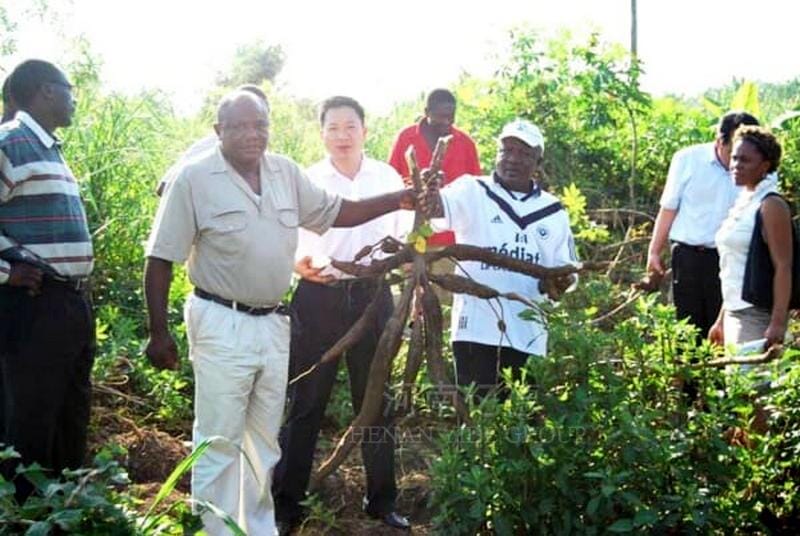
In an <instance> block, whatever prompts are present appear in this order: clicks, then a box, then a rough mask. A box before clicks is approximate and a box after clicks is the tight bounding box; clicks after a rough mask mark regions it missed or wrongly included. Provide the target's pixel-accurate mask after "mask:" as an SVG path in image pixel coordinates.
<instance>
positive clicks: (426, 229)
mask: <svg viewBox="0 0 800 536" xmlns="http://www.w3.org/2000/svg"><path fill="white" fill-rule="evenodd" d="M417 233H418V234H419V235H420V236H422V237H424V238H430V237H431V235H433V228H432V227H431V224H430V223H427V222H425V223H423V224H422V225H420V226H419V227H417Z"/></svg>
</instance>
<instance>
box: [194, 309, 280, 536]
mask: <svg viewBox="0 0 800 536" xmlns="http://www.w3.org/2000/svg"><path fill="white" fill-rule="evenodd" d="M185 317H186V326H187V332H188V338H189V356H190V359H191V360H192V364H193V368H194V379H195V420H194V428H193V433H192V440H193V442H194V445H195V447H196V446H197V445H199V444H200V443H201V442H202V441H204V440H206V439H208V438H212V437H217V436H222V437H223V438H225V439H224V440H215V441H214V442H213V443H212V444H211V446H210V447H209V448H208V450H206V452H205V454H204V455H203V456H202V457H200V459H199V460H198V461H197V463H196V464H195V466H194V468H193V469H192V499H194V500H195V501H208V502H211V503H213V504H214V505H216V506H217V507H219V508H220V509H221V510H223V511H224V512H226V513H227V514H229V515H230V516H231V517H232V518H233V519H234V520H236V521H237V522H238V524H239V526H240V527H241V528H242V529H243V530H244V531H245V532H246V533H247V534H254V535H255V534H258V535H273V534H277V529H276V526H275V511H274V507H273V502H272V496H271V494H270V487H271V481H272V471H273V469H274V467H275V465H276V464H277V463H278V460H279V459H280V447H279V446H278V430H279V428H280V424H281V417H282V415H283V408H284V402H285V395H286V382H287V373H288V365H289V318H288V317H287V316H284V315H280V314H276V313H273V314H270V315H266V316H252V315H248V314H245V313H241V312H237V311H234V310H232V309H229V308H227V307H225V306H223V305H219V304H217V303H214V302H212V301H208V300H203V299H201V298H198V297H197V296H194V295H192V296H190V297H189V299H188V301H187V305H186V309H185ZM203 523H204V525H205V530H206V532H207V533H208V534H209V535H212V536H216V535H227V534H229V531H228V529H227V528H226V527H225V525H224V523H223V522H222V520H220V519H219V518H218V517H217V516H215V515H214V514H211V513H206V514H204V515H203Z"/></svg>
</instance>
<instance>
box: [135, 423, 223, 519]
mask: <svg viewBox="0 0 800 536" xmlns="http://www.w3.org/2000/svg"><path fill="white" fill-rule="evenodd" d="M219 439H225V438H219V437H216V436H215V437H210V438H208V439H206V440H205V441H203V442H202V443H200V444H199V445H198V446H197V448H196V449H194V451H193V452H192V453H191V454H189V455H188V456H186V457H185V458H184V459H183V460H181V462H180V463H179V464H178V465H177V466H176V467H175V469H173V470H172V473H170V475H169V477H167V480H166V481H165V482H164V484H163V485H162V486H161V489H159V490H158V494H157V495H156V497H155V499H153V503H152V504H151V505H150V508H148V509H147V513H145V515H144V518H142V530H143V532H147V531H148V530H149V529H150V528H152V525H153V524H154V523H155V522H156V521H157V518H154V517H152V516H151V514H152V513H153V511H154V510H155V508H156V506H158V505H159V503H161V501H163V500H164V498H165V497H167V496H168V495H169V494H170V493H172V490H174V489H175V486H177V485H178V481H179V480H180V479H181V477H182V476H183V475H184V474H186V472H187V471H189V470H190V469H191V468H192V466H194V464H195V463H197V460H199V459H200V457H201V456H202V455H203V454H204V453H205V451H206V450H208V447H210V446H211V443H212V442H213V441H216V440H219Z"/></svg>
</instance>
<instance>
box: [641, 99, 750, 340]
mask: <svg viewBox="0 0 800 536" xmlns="http://www.w3.org/2000/svg"><path fill="white" fill-rule="evenodd" d="M740 125H758V120H757V119H756V118H755V117H753V116H752V115H750V114H748V113H745V112H728V113H727V114H725V115H724V116H722V117H721V118H720V120H719V123H718V125H717V136H716V139H715V140H714V141H713V142H712V143H703V144H698V145H692V146H690V147H685V148H683V149H681V150H680V151H678V152H677V153H675V155H674V156H673V157H672V162H671V163H670V166H669V173H668V174H667V182H666V184H665V185H664V191H663V193H662V194H661V201H660V205H661V208H660V209H659V211H658V216H656V221H655V224H654V225H653V236H652V238H651V239H650V247H649V248H648V252H647V272H648V273H650V274H656V275H659V276H662V275H664V273H665V269H664V265H663V264H662V262H661V253H662V251H663V250H664V246H665V245H666V244H667V239H669V241H670V243H671V248H670V251H671V257H672V258H671V261H670V264H671V266H672V293H673V301H674V302H675V311H676V316H677V317H678V318H679V319H683V318H688V319H689V322H690V323H692V324H694V325H695V326H697V327H698V329H699V330H700V333H699V334H698V340H701V339H702V338H705V337H706V336H707V335H708V330H709V329H710V328H711V325H712V324H713V323H714V321H715V320H716V319H717V314H718V313H719V309H720V307H721V306H722V291H721V289H720V281H719V255H718V254H717V249H716V245H715V243H714V235H715V234H716V233H717V231H718V230H719V227H720V225H722V221H723V220H724V219H725V217H726V216H727V215H728V211H729V210H730V208H731V206H733V203H734V201H735V200H736V195H737V194H738V191H739V190H738V188H737V186H736V185H735V184H734V182H733V179H732V178H731V175H730V172H729V171H728V165H729V163H730V159H731V139H732V137H733V133H734V132H735V131H736V129H737V128H739V126H740Z"/></svg>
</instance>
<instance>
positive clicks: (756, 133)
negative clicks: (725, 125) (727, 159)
mask: <svg viewBox="0 0 800 536" xmlns="http://www.w3.org/2000/svg"><path fill="white" fill-rule="evenodd" d="M739 140H741V141H746V142H750V143H751V144H753V147H755V148H756V150H757V151H758V152H759V154H761V156H762V157H763V158H764V160H766V161H767V162H769V170H768V172H769V173H773V172H774V171H775V170H777V169H778V164H780V162H781V152H782V149H781V144H780V142H779V141H778V139H777V138H776V137H775V135H774V134H773V133H772V132H770V131H769V130H767V129H766V128H764V127H760V126H755V125H742V126H740V127H739V128H737V129H736V132H734V134H733V142H734V143H736V142H737V141H739Z"/></svg>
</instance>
